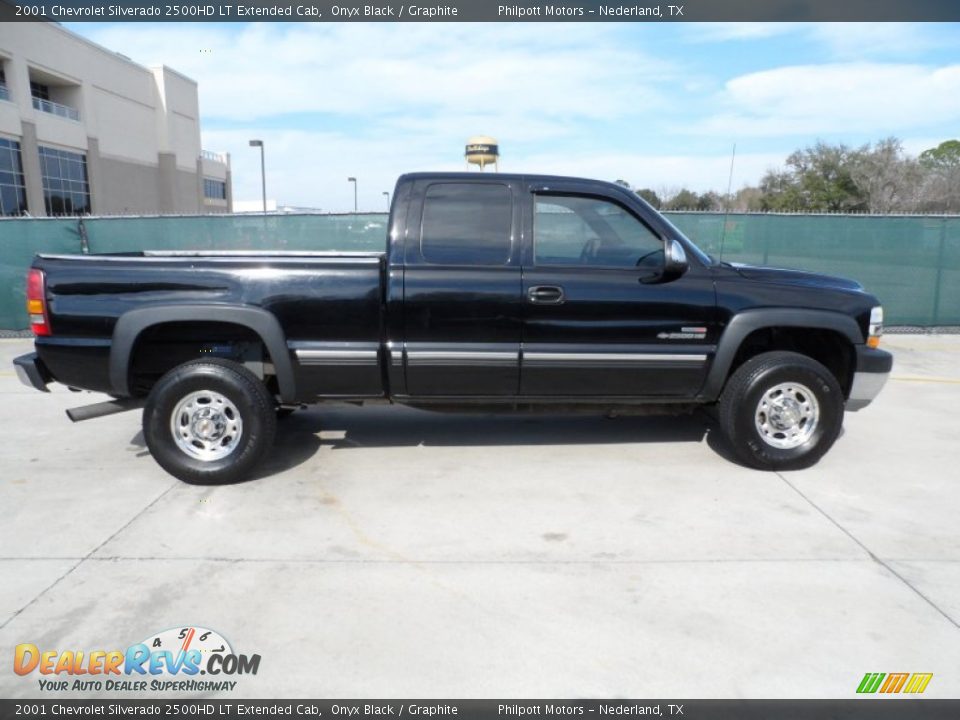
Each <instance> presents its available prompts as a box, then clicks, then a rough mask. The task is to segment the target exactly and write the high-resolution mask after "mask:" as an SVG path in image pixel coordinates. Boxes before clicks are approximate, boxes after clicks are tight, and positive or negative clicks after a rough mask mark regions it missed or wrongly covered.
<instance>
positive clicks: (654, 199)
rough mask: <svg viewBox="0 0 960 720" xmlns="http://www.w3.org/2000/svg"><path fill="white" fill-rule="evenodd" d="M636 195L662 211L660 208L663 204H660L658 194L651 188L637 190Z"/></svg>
mask: <svg viewBox="0 0 960 720" xmlns="http://www.w3.org/2000/svg"><path fill="white" fill-rule="evenodd" d="M636 193H637V195H639V196H640V197H642V198H643V199H644V200H646V201H647V202H648V203H650V204H651V205H653V207H655V208H656V209H657V210H659V209H660V206H661V204H662V203H661V202H660V196H659V195H657V193H656V192H654V191H653V190H651V189H650V188H643V189H641V190H637V191H636Z"/></svg>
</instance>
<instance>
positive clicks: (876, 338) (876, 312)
mask: <svg viewBox="0 0 960 720" xmlns="http://www.w3.org/2000/svg"><path fill="white" fill-rule="evenodd" d="M881 335H883V308H882V307H880V306H879V305H878V306H877V307H875V308H873V309H872V310H871V311H870V327H869V328H868V330H867V347H872V348H875V347H879V346H880V336H881Z"/></svg>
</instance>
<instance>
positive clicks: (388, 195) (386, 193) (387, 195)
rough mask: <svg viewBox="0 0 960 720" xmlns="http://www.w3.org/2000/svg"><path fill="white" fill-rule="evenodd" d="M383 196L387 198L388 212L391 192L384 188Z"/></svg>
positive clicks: (388, 210)
mask: <svg viewBox="0 0 960 720" xmlns="http://www.w3.org/2000/svg"><path fill="white" fill-rule="evenodd" d="M383 196H384V197H385V198H386V199H387V212H390V193H388V192H387V191H386V190H384V191H383Z"/></svg>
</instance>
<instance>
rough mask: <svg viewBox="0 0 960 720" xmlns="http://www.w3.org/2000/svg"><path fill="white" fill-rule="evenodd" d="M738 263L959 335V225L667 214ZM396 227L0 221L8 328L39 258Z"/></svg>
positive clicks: (945, 220) (317, 244) (260, 242)
mask: <svg viewBox="0 0 960 720" xmlns="http://www.w3.org/2000/svg"><path fill="white" fill-rule="evenodd" d="M669 217H670V219H671V221H672V222H673V223H674V224H676V225H677V226H678V227H679V228H680V229H681V230H682V231H683V232H684V233H685V234H686V235H687V236H689V237H690V238H691V239H692V240H693V241H694V242H696V243H697V244H698V245H699V246H700V247H701V248H703V249H704V250H706V251H707V252H709V253H711V254H713V255H715V256H716V255H719V254H720V246H721V242H722V244H723V259H724V260H730V261H732V262H747V263H755V264H768V265H776V266H780V267H790V268H798V269H803V270H813V271H817V272H825V273H830V274H834V275H842V276H845V277H849V278H853V279H855V280H858V281H860V282H861V283H863V285H864V286H865V287H866V288H867V289H868V290H870V291H871V292H873V293H875V294H876V295H878V296H879V297H880V299H881V300H882V301H883V304H884V309H885V312H886V320H887V324H888V325H919V326H945V325H960V217H957V216H951V217H942V216H872V215H759V214H731V215H729V216H724V215H723V214H718V213H669ZM386 230H387V216H386V215H384V214H359V215H267V216H263V215H206V216H198V217H193V216H191V217H138V218H134V217H122V218H85V219H84V220H83V222H82V224H81V223H79V222H78V220H77V219H76V218H70V219H51V218H29V219H22V218H16V219H3V220H0V329H3V330H19V329H22V328H25V327H27V317H26V312H25V310H24V284H25V275H26V270H27V268H28V267H29V266H30V262H31V260H32V258H33V256H34V254H35V253H38V252H44V253H80V252H82V250H83V248H84V246H86V247H87V248H88V249H89V252H92V253H106V252H124V251H132V250H143V249H151V250H177V249H196V250H214V249H216V250H226V249H244V250H247V249H249V250H382V249H383V248H384V245H385V241H386Z"/></svg>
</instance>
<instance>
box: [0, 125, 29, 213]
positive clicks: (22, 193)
mask: <svg viewBox="0 0 960 720" xmlns="http://www.w3.org/2000/svg"><path fill="white" fill-rule="evenodd" d="M26 211H27V189H26V184H25V183H24V181H23V163H22V162H21V161H20V143H18V142H16V141H14V140H7V139H5V138H0V215H23V214H24V213H25V212H26Z"/></svg>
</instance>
